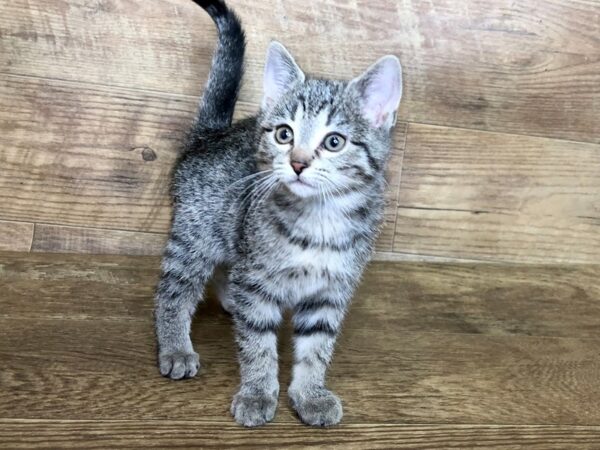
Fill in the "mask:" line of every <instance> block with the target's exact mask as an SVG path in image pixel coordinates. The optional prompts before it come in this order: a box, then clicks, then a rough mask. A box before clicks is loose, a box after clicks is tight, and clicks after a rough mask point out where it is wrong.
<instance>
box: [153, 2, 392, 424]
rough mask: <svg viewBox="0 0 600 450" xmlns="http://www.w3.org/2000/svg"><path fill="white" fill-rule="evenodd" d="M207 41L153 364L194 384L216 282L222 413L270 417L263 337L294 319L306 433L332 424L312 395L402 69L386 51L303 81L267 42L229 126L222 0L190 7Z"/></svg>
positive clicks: (370, 237)
mask: <svg viewBox="0 0 600 450" xmlns="http://www.w3.org/2000/svg"><path fill="white" fill-rule="evenodd" d="M195 3H197V4H198V5H200V6H202V7H203V8H204V9H205V10H206V11H207V12H208V14H210V16H211V17H212V18H213V19H214V21H215V23H216V26H217V28H218V32H219V42H218V45H217V49H216V51H215V55H214V58H213V62H212V68H211V72H210V76H209V80H208V83H207V86H206V90H205V92H204V96H203V98H202V101H201V104H200V109H199V112H198V116H197V119H196V121H195V123H194V125H193V128H192V131H191V133H190V138H189V139H188V142H187V143H186V146H185V148H184V151H183V153H182V155H181V158H180V160H179V162H178V164H177V167H176V169H175V173H174V182H173V196H174V215H173V222H172V228H171V233H170V237H169V241H168V243H167V246H166V249H165V252H164V257H163V262H162V274H161V279H160V282H159V285H158V288H157V292H156V312H155V314H156V334H157V338H158V348H159V354H158V359H159V367H160V372H161V374H163V375H164V376H167V377H170V378H172V379H180V378H185V377H193V376H195V375H196V374H197V372H198V369H199V358H198V354H197V353H196V352H195V351H194V349H193V347H192V342H191V340H190V336H189V335H190V324H191V317H192V315H193V313H194V310H195V308H196V305H197V303H198V301H199V299H200V298H201V297H202V294H203V290H204V286H205V284H206V283H207V282H208V281H209V280H210V279H211V278H213V279H214V280H215V282H216V283H217V287H218V289H217V290H218V292H219V297H220V300H221V302H222V305H223V307H224V308H225V309H226V310H227V311H228V312H230V313H231V314H232V316H233V321H234V324H235V332H236V341H237V344H238V351H239V363H240V371H241V384H240V387H239V391H238V393H237V394H236V395H235V396H234V398H233V402H232V405H231V413H232V415H233V417H234V418H235V420H236V421H237V422H238V423H240V424H242V425H245V426H258V425H262V424H264V423H266V422H269V421H270V420H272V419H273V417H274V415H275V409H276V407H277V399H278V395H279V383H278V380H277V375H278V365H277V346H276V339H277V338H276V331H277V328H278V326H279V324H280V322H281V319H282V311H283V310H284V309H286V308H291V309H293V311H294V315H293V325H294V346H295V363H294V367H293V378H292V382H291V385H290V387H289V390H288V395H289V399H290V403H291V405H292V407H293V408H294V409H295V410H296V412H297V413H298V416H299V417H300V419H301V420H302V421H303V422H305V423H307V424H310V425H319V426H328V425H333V424H336V423H338V422H339V421H340V420H341V418H342V404H341V402H340V400H339V398H338V397H337V396H336V395H334V394H333V393H332V392H331V391H329V390H328V389H327V388H326V387H325V372H326V369H327V367H328V365H329V363H330V361H331V358H332V354H333V349H334V344H335V339H336V336H337V334H338V333H339V330H340V327H341V324H342V320H343V318H344V314H345V312H346V309H347V308H348V304H349V302H350V299H351V297H352V294H353V292H354V290H355V288H356V285H357V283H358V280H359V278H360V276H361V274H362V271H363V269H364V267H365V265H366V263H367V262H368V260H369V257H370V255H371V252H372V249H373V243H374V240H375V238H376V235H377V230H378V227H379V225H380V223H381V220H382V214H383V206H384V200H383V192H384V187H385V180H384V169H385V166H386V162H387V159H388V156H389V152H390V140H391V136H390V130H391V128H392V127H393V125H394V123H395V114H396V109H397V108H398V105H399V103H400V97H401V93H402V80H401V67H400V63H399V61H398V59H397V58H396V57H394V56H386V57H384V58H382V59H380V60H379V61H377V62H376V63H375V64H373V65H372V66H371V67H370V68H369V69H368V70H367V71H366V72H365V73H364V74H363V75H361V76H360V77H358V78H355V79H353V80H352V81H350V82H344V81H333V80H322V79H316V78H310V77H307V76H306V75H305V74H304V72H302V70H301V69H300V68H299V67H298V65H297V64H296V62H295V61H294V58H293V57H292V56H291V55H290V54H289V53H288V51H287V50H286V49H285V48H284V47H283V46H282V45H281V44H279V43H277V42H273V43H272V44H271V45H270V46H269V49H268V52H267V59H266V66H265V72H264V97H263V99H262V105H261V109H260V111H259V113H258V114H257V115H256V116H254V117H250V118H247V119H244V120H241V121H239V122H237V123H235V124H233V125H232V123H231V122H232V115H233V109H234V106H235V102H236V99H237V94H238V91H239V87H240V81H241V77H242V71H243V56H244V47H245V39H244V33H243V31H242V28H241V25H240V22H239V19H238V18H237V16H236V15H235V14H234V13H233V12H232V11H231V10H230V9H228V8H227V6H226V5H225V4H224V3H223V1H221V0H195Z"/></svg>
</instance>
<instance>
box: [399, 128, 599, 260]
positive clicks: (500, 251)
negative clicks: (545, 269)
mask: <svg viewBox="0 0 600 450" xmlns="http://www.w3.org/2000/svg"><path fill="white" fill-rule="evenodd" d="M599 224H600V145H597V144H585V143H575V142H567V141H559V140H553V139H545V138H535V137H526V136H515V135H507V134H501V133H489V132H480V131H472V130H462V129H450V128H445V127H437V126H426V125H418V124H410V126H409V132H408V135H407V144H406V150H405V157H404V160H403V173H402V182H401V185H400V195H399V210H398V219H397V224H396V236H395V240H394V246H393V249H394V251H396V252H402V253H421V254H427V255H432V256H445V257H456V258H474V259H491V260H496V261H498V260H500V261H502V260H504V261H521V262H540V263H543V262H578V263H579V262H597V261H598V260H599V259H598V258H599V257H600V234H599V233H598V225H599Z"/></svg>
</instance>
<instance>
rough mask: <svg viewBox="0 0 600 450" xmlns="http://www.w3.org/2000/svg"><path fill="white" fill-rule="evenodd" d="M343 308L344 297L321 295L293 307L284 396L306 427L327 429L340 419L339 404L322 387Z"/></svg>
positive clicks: (332, 395) (343, 312) (345, 301)
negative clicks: (291, 348)
mask: <svg viewBox="0 0 600 450" xmlns="http://www.w3.org/2000/svg"><path fill="white" fill-rule="evenodd" d="M346 305H347V300H346V298H339V297H338V298H336V296H331V295H329V296H328V295H324V296H320V297H316V298H311V299H307V300H306V301H304V302H302V303H300V304H298V305H297V306H296V308H295V313H294V318H293V322H294V350H295V362H294V369H293V373H292V382H291V384H290V388H289V390H288V395H289V398H290V403H291V405H292V407H293V408H294V409H295V410H296V412H297V413H298V416H299V417H300V419H301V420H302V422H304V423H306V424H308V425H317V426H329V425H335V424H336V423H339V422H340V420H342V415H343V412H342V403H341V401H340V399H339V398H338V397H337V396H336V395H335V394H334V393H333V392H331V391H329V390H328V389H326V388H325V374H326V371H327V367H328V366H329V363H330V362H331V358H332V356H333V349H334V346H335V341H336V338H337V335H338V332H339V329H340V327H341V325H342V321H343V318H344V314H345V311H346Z"/></svg>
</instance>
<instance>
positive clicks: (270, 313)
mask: <svg viewBox="0 0 600 450" xmlns="http://www.w3.org/2000/svg"><path fill="white" fill-rule="evenodd" d="M229 288H230V295H231V299H232V302H233V304H234V310H233V319H234V322H235V331H236V341H237V344H238V353H239V362H240V373H241V384H240V388H239V391H238V393H237V394H236V395H235V396H234V397H233V402H232V404H231V414H232V415H233V417H234V418H235V420H236V421H237V422H238V423H239V424H241V425H244V426H247V427H255V426H259V425H263V424H265V423H267V422H270V421H271V420H272V419H273V417H274V416H275V410H276V409H277V401H278V396H279V382H278V380H277V374H278V361H277V335H276V332H277V328H278V326H279V324H280V323H281V307H280V305H279V304H278V302H277V300H276V299H274V298H273V297H272V296H271V295H269V293H268V292H267V291H266V290H265V289H264V287H263V286H262V285H261V284H260V283H257V282H256V281H250V280H248V279H234V280H232V282H231V283H230V286H229Z"/></svg>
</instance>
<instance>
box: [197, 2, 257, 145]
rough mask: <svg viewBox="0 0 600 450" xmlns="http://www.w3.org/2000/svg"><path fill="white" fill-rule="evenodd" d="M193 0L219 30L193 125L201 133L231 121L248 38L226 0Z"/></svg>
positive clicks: (224, 126)
mask: <svg viewBox="0 0 600 450" xmlns="http://www.w3.org/2000/svg"><path fill="white" fill-rule="evenodd" d="M193 1H194V3H196V4H197V5H199V6H201V7H202V8H204V9H205V10H206V12H207V13H208V14H209V15H210V16H211V17H212V19H213V21H214V22H215V24H216V26H217V30H218V32H219V42H218V43H217V48H216V50H215V53H214V55H213V60H212V66H211V69H210V74H209V77H208V82H207V84H206V88H205V90H204V95H203V97H202V100H201V102H200V110H199V111H198V116H197V118H196V122H195V125H194V131H195V132H196V133H198V134H199V135H200V136H202V135H204V134H206V133H208V132H211V131H218V130H223V129H225V128H228V127H229V126H230V125H231V120H232V118H233V110H234V108H235V103H236V101H237V97H238V93H239V90H240V84H241V80H242V75H243V73H244V53H245V49H246V40H245V37H244V31H243V30H242V25H241V23H240V19H239V18H238V17H237V16H236V15H235V13H234V12H233V11H232V10H230V9H229V8H228V7H227V5H225V2H224V1H222V0H193Z"/></svg>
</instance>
